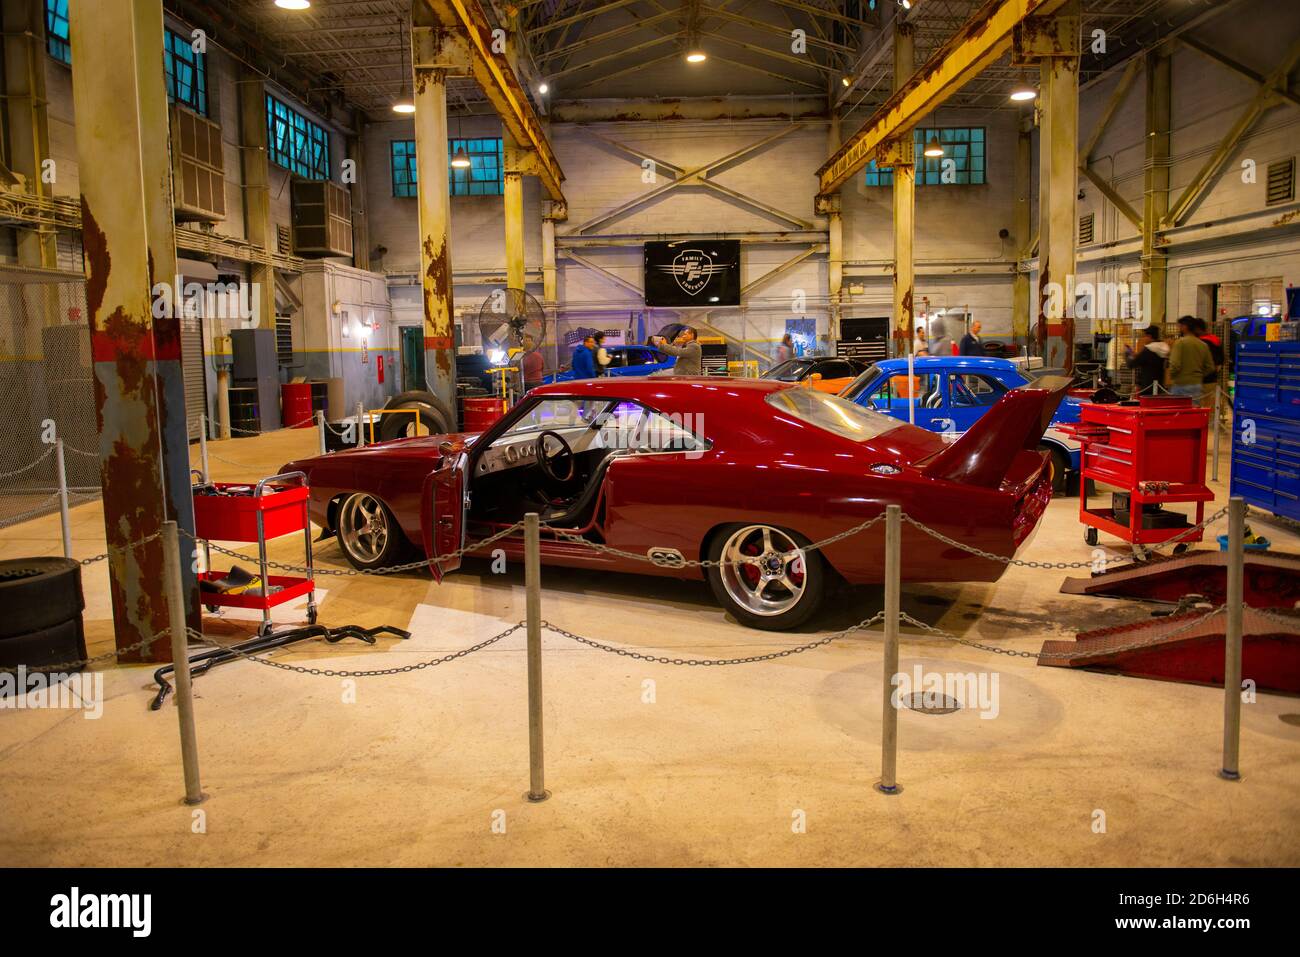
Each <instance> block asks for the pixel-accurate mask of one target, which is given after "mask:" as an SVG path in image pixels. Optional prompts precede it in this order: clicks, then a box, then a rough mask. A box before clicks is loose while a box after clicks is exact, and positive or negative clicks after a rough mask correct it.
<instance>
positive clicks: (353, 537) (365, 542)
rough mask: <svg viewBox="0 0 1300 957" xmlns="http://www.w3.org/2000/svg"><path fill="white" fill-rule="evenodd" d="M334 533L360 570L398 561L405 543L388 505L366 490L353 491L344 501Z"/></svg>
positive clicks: (340, 546)
mask: <svg viewBox="0 0 1300 957" xmlns="http://www.w3.org/2000/svg"><path fill="white" fill-rule="evenodd" d="M334 536H335V538H336V539H337V540H338V543H339V548H341V549H342V550H343V556H344V557H345V558H346V559H347V560H348V564H350V565H351V566H352V567H353V568H357V569H360V570H361V571H371V570H373V569H376V568H386V567H388V566H389V565H393V564H396V562H397V559H398V557H399V556H400V555H401V554H402V549H403V544H404V538H403V536H402V530H401V529H400V528H399V527H398V525H397V519H396V518H394V517H393V513H392V512H391V511H389V510H388V506H387V505H385V504H384V503H383V502H381V501H379V499H377V498H375V497H374V496H373V495H370V494H368V493H366V492H353V493H352V494H351V495H349V496H348V497H347V498H345V499H344V500H343V504H342V505H340V506H339V512H338V520H337V521H336V522H335V532H334Z"/></svg>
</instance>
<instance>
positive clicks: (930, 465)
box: [922, 376, 1071, 488]
mask: <svg viewBox="0 0 1300 957" xmlns="http://www.w3.org/2000/svg"><path fill="white" fill-rule="evenodd" d="M1070 382H1071V380H1070V379H1069V378H1068V377H1067V376H1043V377H1042V378H1040V379H1035V380H1034V381H1033V382H1030V383H1026V384H1025V385H1022V386H1017V387H1016V388H1014V389H1012V390H1011V391H1010V392H1008V393H1007V394H1006V395H1004V396H1003V397H1002V398H1001V399H999V400H998V401H997V403H995V404H994V406H993V407H992V408H991V409H989V410H988V412H986V413H984V415H983V416H981V417H980V418H979V419H978V420H977V421H976V422H975V424H974V425H973V426H971V428H970V430H969V431H967V432H966V434H965V435H963V436H962V437H961V438H959V439H958V440H957V441H956V442H954V443H953V444H952V445H950V446H948V447H947V448H945V449H943V450H942V451H940V452H939V453H938V454H936V455H935V456H934V457H933V458H932V459H930V461H929V462H927V463H926V464H925V466H924V467H923V468H922V471H923V472H924V473H925V474H926V475H927V476H929V477H930V478H937V479H944V480H946V481H949V482H962V483H965V484H967V485H979V486H983V487H985V488H997V487H998V486H999V485H1001V484H1002V480H1003V479H1004V478H1006V475H1007V472H1008V471H1009V470H1010V469H1011V466H1012V464H1013V463H1014V462H1015V460H1016V457H1017V456H1018V455H1019V454H1020V453H1021V452H1023V451H1024V450H1026V449H1029V450H1033V449H1036V448H1037V447H1038V441H1039V439H1041V438H1042V437H1043V433H1044V432H1046V431H1047V427H1048V425H1049V424H1050V423H1051V421H1052V416H1053V415H1055V414H1056V407H1057V406H1058V405H1060V404H1061V400H1062V399H1064V398H1065V393H1066V391H1067V390H1068V389H1069V388H1070Z"/></svg>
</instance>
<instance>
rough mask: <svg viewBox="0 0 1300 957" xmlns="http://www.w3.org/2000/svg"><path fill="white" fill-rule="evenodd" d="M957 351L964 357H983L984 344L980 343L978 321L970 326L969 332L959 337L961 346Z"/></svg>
mask: <svg viewBox="0 0 1300 957" xmlns="http://www.w3.org/2000/svg"><path fill="white" fill-rule="evenodd" d="M958 351H959V352H960V353H961V354H962V355H964V356H982V355H984V354H985V353H984V343H983V342H981V341H980V321H979V320H978V319H976V320H975V321H974V322H972V323H971V324H970V332H968V333H966V335H964V336H962V337H961V345H960V346H959V347H958Z"/></svg>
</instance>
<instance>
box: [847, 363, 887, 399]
mask: <svg viewBox="0 0 1300 957" xmlns="http://www.w3.org/2000/svg"><path fill="white" fill-rule="evenodd" d="M880 375H881V373H880V366H878V365H876V364H875V363H874V362H873V363H872V364H871V365H869V366H867V371H866V372H864V373H862V375H860V376H858V377H857V378H856V379H854V380H853V381H852V382H850V383H849V384H848V385H846V386H845V387H844V388H843V389H841V390H840V395H841V396H843V397H844V398H846V399H849V400H853V399H856V398H857V397H858V396H860V395H861V394H862V393H863V392H864V391H870V389H871V387H872V384H873V383H874V382H876V381H877V380H878V379H879V378H880Z"/></svg>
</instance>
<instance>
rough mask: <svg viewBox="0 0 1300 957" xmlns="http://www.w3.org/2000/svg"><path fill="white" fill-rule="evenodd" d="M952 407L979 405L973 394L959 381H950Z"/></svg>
mask: <svg viewBox="0 0 1300 957" xmlns="http://www.w3.org/2000/svg"><path fill="white" fill-rule="evenodd" d="M952 395H953V405H968V406H970V405H979V400H978V399H976V398H975V393H974V392H972V391H971V389H970V387H969V386H967V385H966V383H964V382H962V381H961V380H960V379H953V380H952Z"/></svg>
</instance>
